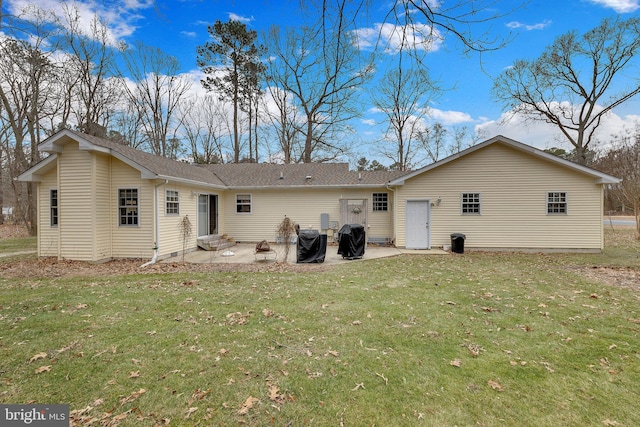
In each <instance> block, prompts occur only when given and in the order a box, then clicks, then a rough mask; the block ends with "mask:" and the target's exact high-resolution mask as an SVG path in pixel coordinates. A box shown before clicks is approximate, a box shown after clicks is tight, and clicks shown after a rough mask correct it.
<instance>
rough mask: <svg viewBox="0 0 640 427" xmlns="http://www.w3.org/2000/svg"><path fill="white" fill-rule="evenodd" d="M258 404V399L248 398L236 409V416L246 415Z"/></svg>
mask: <svg viewBox="0 0 640 427" xmlns="http://www.w3.org/2000/svg"><path fill="white" fill-rule="evenodd" d="M258 402H260V399H258V398H257V397H253V396H249V397H247V400H245V401H244V403H243V404H242V407H241V408H240V409H238V415H247V414H248V413H249V411H250V410H251V409H253V407H254V406H255V405H256V403H258Z"/></svg>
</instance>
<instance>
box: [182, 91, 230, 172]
mask: <svg viewBox="0 0 640 427" xmlns="http://www.w3.org/2000/svg"><path fill="white" fill-rule="evenodd" d="M182 114H183V119H182V129H183V132H184V137H185V138H186V140H187V142H188V143H189V147H190V153H191V158H192V159H193V162H194V163H198V164H212V163H222V162H223V159H224V153H225V148H224V147H225V140H226V139H227V138H228V136H229V135H230V129H229V128H228V127H227V126H226V121H225V120H226V116H227V112H226V110H225V105H224V104H223V103H222V101H220V100H219V99H217V97H215V96H213V95H212V94H207V95H206V96H205V97H203V98H198V99H190V100H188V101H187V102H186V103H185V105H184V108H183V111H182Z"/></svg>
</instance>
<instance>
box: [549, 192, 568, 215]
mask: <svg viewBox="0 0 640 427" xmlns="http://www.w3.org/2000/svg"><path fill="white" fill-rule="evenodd" d="M547 214H548V215H566V214H567V193H566V192H564V191H550V192H548V193H547Z"/></svg>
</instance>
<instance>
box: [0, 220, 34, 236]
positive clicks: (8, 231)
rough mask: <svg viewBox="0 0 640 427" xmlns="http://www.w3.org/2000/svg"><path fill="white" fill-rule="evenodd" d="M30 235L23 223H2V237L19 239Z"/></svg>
mask: <svg viewBox="0 0 640 427" xmlns="http://www.w3.org/2000/svg"><path fill="white" fill-rule="evenodd" d="M23 237H29V231H27V229H26V228H25V227H23V226H21V225H14V224H1V225H0V239H19V238H23Z"/></svg>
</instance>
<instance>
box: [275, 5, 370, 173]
mask: <svg viewBox="0 0 640 427" xmlns="http://www.w3.org/2000/svg"><path fill="white" fill-rule="evenodd" d="M322 6H323V9H322V11H321V13H320V17H319V19H318V22H317V23H316V24H315V25H314V26H313V27H302V28H298V29H293V28H289V29H287V30H285V31H281V30H280V28H278V27H272V28H271V29H270V30H269V33H268V40H269V41H268V43H269V52H270V53H271V54H272V60H271V61H272V62H273V64H271V65H272V66H271V67H270V68H269V69H268V81H269V84H271V85H274V86H276V87H277V88H278V89H280V90H282V91H286V92H288V93H290V94H291V95H293V99H294V100H295V102H294V104H293V106H294V107H295V108H296V109H297V110H298V111H299V112H300V114H301V116H302V117H301V118H302V123H296V125H297V126H298V131H299V132H301V133H302V134H303V135H304V150H303V153H302V154H301V157H300V159H299V160H300V161H303V162H305V163H309V162H312V161H317V160H320V161H322V160H328V159H332V158H335V157H336V156H337V155H339V154H340V153H342V152H344V151H346V149H347V148H348V147H347V146H346V144H345V141H344V134H343V132H345V131H346V130H348V126H347V124H348V121H349V120H351V119H352V118H354V117H356V116H357V115H358V114H359V113H360V105H358V102H357V101H358V100H357V97H358V95H359V90H358V89H359V88H360V87H361V86H362V84H363V83H364V82H365V81H367V80H368V79H369V78H370V77H371V75H372V72H373V67H372V66H371V63H370V62H368V61H367V60H364V59H363V57H362V55H361V52H360V51H359V50H358V48H357V47H356V45H355V39H354V37H355V33H354V31H353V30H355V29H356V18H357V12H358V10H357V8H356V10H355V11H352V10H351V9H350V8H348V6H349V2H348V1H346V0H333V1H325V2H323V3H322ZM351 6H353V5H351ZM280 112H281V113H284V112H286V110H285V109H282V108H281V109H280ZM280 123H281V124H283V123H288V124H292V123H294V122H293V121H292V120H291V119H288V120H280ZM341 140H343V142H342V143H341V142H340V141H341Z"/></svg>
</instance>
